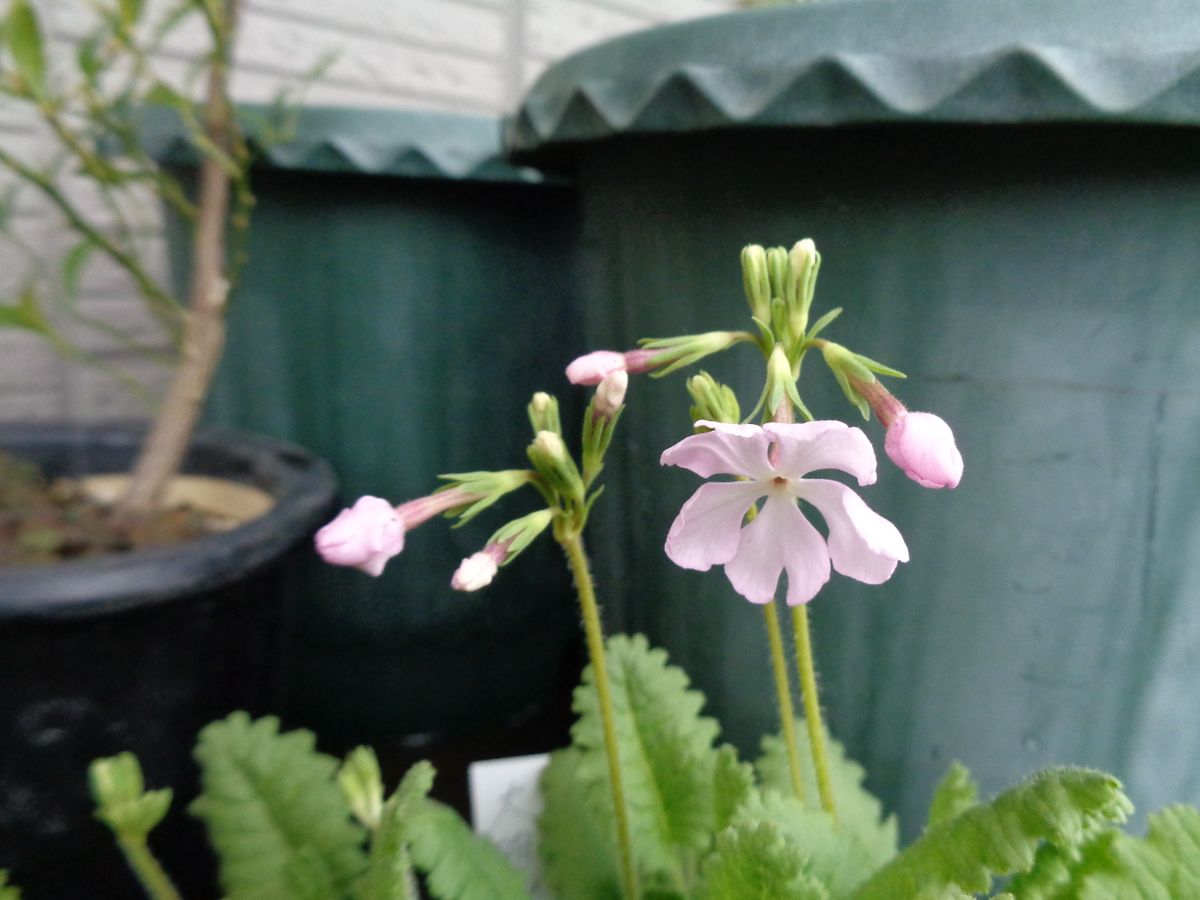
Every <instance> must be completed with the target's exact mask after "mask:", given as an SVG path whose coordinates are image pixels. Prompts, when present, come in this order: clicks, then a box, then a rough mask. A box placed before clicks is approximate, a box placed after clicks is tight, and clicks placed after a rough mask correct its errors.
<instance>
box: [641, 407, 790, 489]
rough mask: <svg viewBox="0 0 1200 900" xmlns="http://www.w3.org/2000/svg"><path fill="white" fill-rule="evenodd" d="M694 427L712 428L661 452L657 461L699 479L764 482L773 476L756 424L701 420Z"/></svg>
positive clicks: (763, 434)
mask: <svg viewBox="0 0 1200 900" xmlns="http://www.w3.org/2000/svg"><path fill="white" fill-rule="evenodd" d="M696 424H697V425H701V426H706V427H708V428H711V429H713V430H712V431H706V432H703V433H702V434H693V435H690V436H689V437H685V438H684V439H683V440H682V441H680V442H679V443H678V444H675V445H674V446H672V447H668V448H667V449H666V450H664V451H663V453H662V456H661V457H660V458H659V462H660V463H661V464H662V465H664V466H680V467H682V468H684V469H688V470H690V471H692V472H695V473H696V474H697V475H699V476H701V477H702V478H711V477H712V476H713V475H748V476H750V477H751V478H754V479H757V480H760V481H767V480H769V479H771V478H773V477H774V472H773V470H772V468H771V463H770V462H769V461H768V459H767V447H768V445H769V443H770V439H769V438H768V437H767V434H766V432H764V431H763V430H762V428H760V427H759V426H758V425H729V424H726V423H724V422H709V421H707V420H704V419H701V420H700V421H698V422H696Z"/></svg>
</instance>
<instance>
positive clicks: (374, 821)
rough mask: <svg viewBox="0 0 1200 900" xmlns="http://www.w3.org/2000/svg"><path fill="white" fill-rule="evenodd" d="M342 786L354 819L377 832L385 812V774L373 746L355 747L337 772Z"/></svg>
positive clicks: (339, 785) (343, 794) (339, 784)
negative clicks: (382, 773)
mask: <svg viewBox="0 0 1200 900" xmlns="http://www.w3.org/2000/svg"><path fill="white" fill-rule="evenodd" d="M337 783H338V787H339V788H340V789H341V791H342V796H343V797H345V798H346V803H347V804H349V806H350V811H351V812H352V813H353V814H354V818H356V819H358V821H360V822H361V823H362V824H363V825H364V826H366V827H367V828H369V829H371V830H372V831H374V830H375V829H376V828H378V827H379V820H380V817H381V816H382V815H383V776H382V775H381V774H380V771H379V760H378V758H377V757H376V756H375V751H374V750H372V749H371V748H370V747H355V748H354V749H353V750H351V751H350V753H349V755H347V757H346V761H345V762H344V763H342V767H341V768H340V769H338V773H337Z"/></svg>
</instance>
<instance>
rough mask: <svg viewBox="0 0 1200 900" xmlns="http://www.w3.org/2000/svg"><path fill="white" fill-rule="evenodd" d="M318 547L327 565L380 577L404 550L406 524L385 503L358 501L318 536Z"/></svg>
mask: <svg viewBox="0 0 1200 900" xmlns="http://www.w3.org/2000/svg"><path fill="white" fill-rule="evenodd" d="M315 544H316V547H317V552H318V553H320V554H321V557H322V559H324V560H325V562H327V563H332V564H333V565H335V566H353V567H354V568H356V569H361V570H362V571H364V572H366V573H367V574H368V575H376V576H378V575H379V574H381V573H382V572H383V567H384V566H385V565H387V561H388V560H389V559H391V558H392V557H393V556H395V555H396V554H397V553H399V552H400V551H401V550H403V549H404V520H403V519H402V518H401V517H400V516H399V514H398V513H397V511H396V509H395V507H393V506H392V504H390V503H388V502H387V501H386V500H383V499H381V498H379V497H359V498H358V501H357V502H356V503H355V504H354V506H352V507H350V508H349V509H343V510H342V511H341V512H340V513H338V516H337V518H336V519H334V520H333V521H332V522H330V523H329V524H328V525H326V526H325V527H323V528H322V529H321V530H320V531H318V532H317V536H316V539H315Z"/></svg>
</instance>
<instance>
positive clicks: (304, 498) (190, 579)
mask: <svg viewBox="0 0 1200 900" xmlns="http://www.w3.org/2000/svg"><path fill="white" fill-rule="evenodd" d="M144 431H145V428H144V426H136V425H110V424H98V425H87V424H60V423H34V424H3V425H0V447H3V448H6V449H11V450H15V451H17V452H18V453H19V452H22V451H25V452H27V453H30V454H32V455H34V456H35V458H36V455H37V448H38V447H39V446H40V447H47V446H53V445H57V446H60V447H63V448H69V447H71V446H77V447H80V448H85V447H93V448H101V447H102V448H105V449H106V450H108V451H109V452H116V453H121V452H124V451H125V450H126V449H127V450H128V451H129V454H130V456H131V457H132V454H133V453H134V452H135V451H136V449H137V447H138V446H139V444H140V441H141V437H142V435H143V434H144ZM210 457H223V458H224V459H225V460H226V464H227V465H232V464H234V463H235V462H236V464H237V466H238V468H239V469H241V470H243V471H241V472H239V473H236V474H232V475H230V474H224V475H223V477H228V478H230V480H232V481H239V482H243V483H247V484H251V485H253V486H255V487H259V488H262V489H263V490H266V491H267V492H268V493H270V494H271V495H272V496H273V497H274V498H275V501H276V502H275V505H274V507H273V508H272V509H270V510H269V511H268V512H267V513H266V514H264V515H262V516H260V517H259V518H257V519H253V520H251V521H249V522H246V523H245V524H243V525H240V526H238V527H237V528H233V529H231V530H229V531H225V532H220V533H216V534H209V535H205V536H204V537H201V538H197V539H195V540H192V541H187V542H184V543H181V544H175V545H172V546H167V547H153V548H149V549H145V550H135V551H132V552H130V553H122V554H111V555H108V556H101V557H95V558H87V559H78V560H68V561H65V562H61V563H57V564H52V565H49V566H40V565H38V566H11V567H6V568H4V569H0V623H3V622H11V621H13V620H62V619H79V618H88V617H94V616H100V615H107V614H109V613H113V612H118V611H124V610H131V609H136V608H139V607H144V606H150V605H157V604H161V603H167V602H174V601H180V600H184V599H186V598H187V597H189V596H192V595H196V594H199V593H202V592H205V591H210V590H213V589H215V588H219V587H220V586H222V585H225V584H228V583H229V582H231V581H234V580H237V579H241V578H245V577H248V576H250V575H252V574H254V573H255V572H257V571H258V570H260V569H262V568H263V567H265V566H266V565H268V564H269V563H271V562H272V561H273V560H276V559H277V558H278V557H280V556H281V555H283V554H284V553H286V552H287V551H288V550H289V549H290V548H291V547H293V546H294V545H296V544H297V543H298V542H299V541H300V540H301V539H302V538H303V537H304V536H305V535H306V534H307V533H308V532H310V531H311V530H312V529H314V528H315V527H316V526H317V525H319V524H320V522H321V521H322V519H323V518H324V517H325V516H326V515H327V514H328V513H329V511H330V509H331V507H332V503H333V498H334V494H335V492H336V488H337V482H336V479H335V477H334V474H333V470H332V469H331V468H330V466H329V465H328V463H326V462H325V461H324V460H322V459H320V458H319V457H317V456H315V455H313V454H312V453H311V452H309V451H308V450H305V449H304V448H302V447H299V446H297V445H295V444H291V443H288V442H285V441H281V440H277V439H274V438H269V437H265V436H261V435H250V434H246V433H240V432H236V431H233V430H230V429H215V428H214V429H204V430H201V431H198V432H197V433H196V435H195V437H194V438H193V440H192V443H191V445H190V447H189V450H188V458H187V459H185V462H184V467H183V470H184V471H185V472H199V473H201V474H221V473H219V472H213V471H206V470H208V469H212V468H215V466H213V465H211V464H210V465H205V462H206V460H207V459H209V458H210ZM80 474H88V473H80Z"/></svg>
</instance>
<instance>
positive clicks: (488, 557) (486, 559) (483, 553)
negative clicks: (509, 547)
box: [450, 545, 504, 591]
mask: <svg viewBox="0 0 1200 900" xmlns="http://www.w3.org/2000/svg"><path fill="white" fill-rule="evenodd" d="M493 546H494V545H493ZM499 552H500V553H503V552H504V551H503V549H500V551H499ZM499 568H500V567H499V565H498V564H497V562H496V557H495V554H494V553H491V552H488V550H486V549H485V550H480V551H479V552H478V553H472V554H471V555H470V556H468V557H467V558H466V559H464V560H463V561H462V562H461V563H459V566H458V568H457V569H456V570H455V572H454V577H453V578H451V579H450V587H452V588H454V590H456V591H477V590H479V589H480V588H485V587H487V586H488V585H489V584H491V583H492V579H493V578H495V577H496V572H497V571H499Z"/></svg>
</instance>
